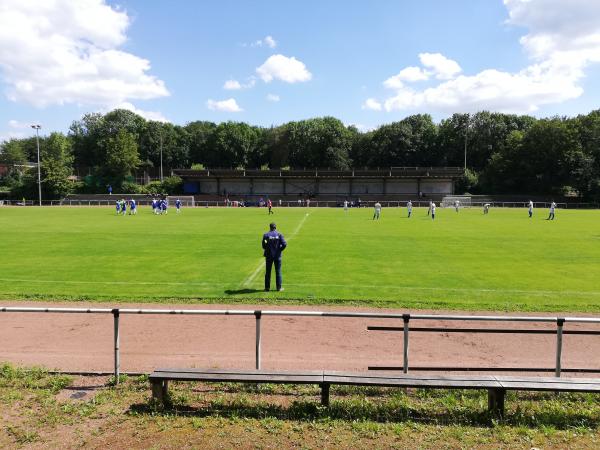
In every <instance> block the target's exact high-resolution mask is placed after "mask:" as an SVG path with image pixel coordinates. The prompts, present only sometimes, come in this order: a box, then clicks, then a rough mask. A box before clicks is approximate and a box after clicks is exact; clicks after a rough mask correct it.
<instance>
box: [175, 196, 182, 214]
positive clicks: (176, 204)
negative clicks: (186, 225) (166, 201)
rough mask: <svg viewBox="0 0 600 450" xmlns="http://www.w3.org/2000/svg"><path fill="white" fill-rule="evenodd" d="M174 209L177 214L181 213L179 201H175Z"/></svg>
mask: <svg viewBox="0 0 600 450" xmlns="http://www.w3.org/2000/svg"><path fill="white" fill-rule="evenodd" d="M175 209H176V210H177V214H179V213H180V212H181V200H179V199H177V200H175Z"/></svg>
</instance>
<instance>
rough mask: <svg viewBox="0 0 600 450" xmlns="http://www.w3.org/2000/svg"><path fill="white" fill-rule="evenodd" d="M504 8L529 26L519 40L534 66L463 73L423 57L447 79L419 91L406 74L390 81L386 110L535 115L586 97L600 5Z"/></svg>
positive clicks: (543, 1)
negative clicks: (406, 83) (584, 82)
mask: <svg viewBox="0 0 600 450" xmlns="http://www.w3.org/2000/svg"><path fill="white" fill-rule="evenodd" d="M504 4H505V6H506V8H507V10H508V15H509V20H508V21H507V22H508V23H509V24H511V25H516V26H522V27H526V28H527V34H525V35H524V36H523V37H522V38H521V39H520V41H519V42H520V43H521V45H522V46H523V48H524V50H525V51H526V52H527V54H528V55H529V57H530V58H531V60H532V62H531V63H530V65H529V66H527V67H525V68H523V69H521V70H519V71H516V72H507V71H502V70H497V69H486V70H483V71H481V72H479V73H476V74H474V75H460V72H461V69H460V66H459V65H458V63H456V62H455V61H452V60H451V59H448V58H446V57H445V56H444V55H441V54H440V53H422V54H420V55H419V58H420V60H421V63H422V65H423V66H424V67H425V68H426V69H425V70H424V72H425V73H429V74H430V75H435V77H436V78H438V79H441V80H443V81H441V82H439V83H438V84H437V85H434V86H431V87H427V88H424V89H420V90H415V89H411V88H407V87H405V86H404V85H403V84H402V80H405V78H402V77H400V76H399V75H400V74H398V75H395V76H394V77H391V78H388V79H387V80H386V81H385V82H384V84H385V85H386V87H390V88H393V89H395V90H396V93H395V95H394V96H392V97H390V98H388V99H386V100H385V101H384V102H383V107H384V109H385V110H386V111H395V110H418V109H423V110H427V111H431V110H437V111H442V112H447V113H450V112H473V111H478V110H482V109H488V110H495V111H503V112H512V113H531V112H535V111H537V110H539V108H540V107H542V106H544V105H548V104H557V103H562V102H565V101H567V100H571V99H574V98H577V97H579V96H581V95H582V94H583V88H582V86H581V81H582V79H583V78H584V77H585V75H586V69H587V68H588V67H589V66H590V65H591V64H594V63H598V62H600V2H598V1H591V0H572V1H569V3H568V7H567V6H565V3H564V1H562V0H504ZM405 70H406V69H405ZM401 73H402V72H401ZM407 81H408V80H407ZM369 100H373V99H369ZM377 103H378V101H377V100H374V104H377Z"/></svg>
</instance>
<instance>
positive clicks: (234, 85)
mask: <svg viewBox="0 0 600 450" xmlns="http://www.w3.org/2000/svg"><path fill="white" fill-rule="evenodd" d="M255 84H256V77H249V78H248V82H247V83H244V84H242V83H240V82H239V81H237V80H227V81H226V82H225V84H224V85H223V89H226V90H228V91H237V90H240V89H251V88H253V87H254V85H255Z"/></svg>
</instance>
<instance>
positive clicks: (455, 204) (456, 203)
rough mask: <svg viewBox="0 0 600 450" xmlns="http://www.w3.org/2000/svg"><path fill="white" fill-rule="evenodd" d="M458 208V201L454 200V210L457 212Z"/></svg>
mask: <svg viewBox="0 0 600 450" xmlns="http://www.w3.org/2000/svg"><path fill="white" fill-rule="evenodd" d="M459 206H460V201H458V200H454V209H455V210H456V212H458V207H459Z"/></svg>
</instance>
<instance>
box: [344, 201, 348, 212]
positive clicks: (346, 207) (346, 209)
mask: <svg viewBox="0 0 600 450" xmlns="http://www.w3.org/2000/svg"><path fill="white" fill-rule="evenodd" d="M344 211H345V212H348V200H344Z"/></svg>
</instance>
